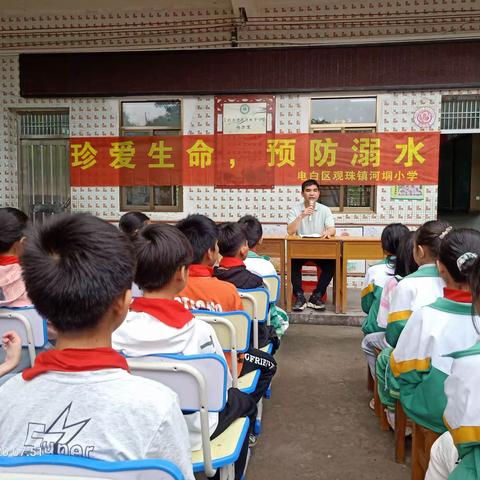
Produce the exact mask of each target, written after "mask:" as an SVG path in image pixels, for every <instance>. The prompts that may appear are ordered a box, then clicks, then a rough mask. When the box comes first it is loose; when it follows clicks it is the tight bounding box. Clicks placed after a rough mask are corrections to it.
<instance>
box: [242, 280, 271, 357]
mask: <svg viewBox="0 0 480 480" xmlns="http://www.w3.org/2000/svg"><path fill="white" fill-rule="evenodd" d="M238 293H239V295H240V298H241V299H242V305H243V309H244V310H245V311H246V312H247V313H248V314H249V315H250V317H251V318H252V319H253V328H254V330H253V346H254V348H258V324H259V323H265V322H268V317H269V311H270V294H269V293H268V290H267V289H265V288H252V289H249V290H240V289H239V290H238ZM261 350H263V351H264V352H267V353H271V351H272V345H270V344H269V345H265V346H264V347H263V348H262V349H261Z"/></svg>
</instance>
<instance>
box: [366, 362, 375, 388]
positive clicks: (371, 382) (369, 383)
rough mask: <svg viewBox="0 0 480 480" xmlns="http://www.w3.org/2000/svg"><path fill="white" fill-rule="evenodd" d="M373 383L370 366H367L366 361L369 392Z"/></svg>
mask: <svg viewBox="0 0 480 480" xmlns="http://www.w3.org/2000/svg"><path fill="white" fill-rule="evenodd" d="M373 384H374V380H373V378H372V374H371V373H370V368H369V367H368V363H367V390H368V391H369V392H373Z"/></svg>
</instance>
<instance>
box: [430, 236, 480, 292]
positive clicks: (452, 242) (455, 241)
mask: <svg viewBox="0 0 480 480" xmlns="http://www.w3.org/2000/svg"><path fill="white" fill-rule="evenodd" d="M469 253H470V254H473V255H468V254H469ZM479 256H480V232H479V231H478V230H474V229H473V228H458V229H455V230H452V231H451V232H449V233H448V234H447V235H446V236H445V238H444V239H443V240H442V245H441V246H440V253H439V256H438V259H439V260H440V262H442V263H443V264H444V265H445V267H446V269H447V270H448V273H450V275H451V276H452V278H453V279H454V280H455V281H456V282H458V283H465V282H467V281H468V280H469V278H470V276H471V270H472V268H473V265H474V263H475V260H476V259H477V258H478V257H479Z"/></svg>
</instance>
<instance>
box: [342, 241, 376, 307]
mask: <svg viewBox="0 0 480 480" xmlns="http://www.w3.org/2000/svg"><path fill="white" fill-rule="evenodd" d="M383 257H384V255H383V249H382V244H381V242H380V239H379V238H367V237H342V287H341V289H342V309H341V312H342V313H346V311H347V273H348V272H347V262H348V260H377V259H378V260H380V259H382V258H383Z"/></svg>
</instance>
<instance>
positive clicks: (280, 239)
mask: <svg viewBox="0 0 480 480" xmlns="http://www.w3.org/2000/svg"><path fill="white" fill-rule="evenodd" d="M256 250H257V253H258V254H259V255H268V256H269V257H274V258H278V259H279V260H280V303H279V305H280V307H282V308H285V286H286V284H287V278H286V277H285V236H283V235H282V236H280V235H267V236H265V237H263V241H262V243H261V245H258V246H257V248H256Z"/></svg>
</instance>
